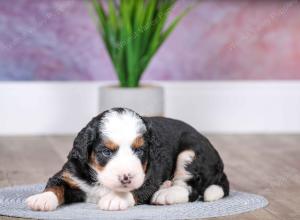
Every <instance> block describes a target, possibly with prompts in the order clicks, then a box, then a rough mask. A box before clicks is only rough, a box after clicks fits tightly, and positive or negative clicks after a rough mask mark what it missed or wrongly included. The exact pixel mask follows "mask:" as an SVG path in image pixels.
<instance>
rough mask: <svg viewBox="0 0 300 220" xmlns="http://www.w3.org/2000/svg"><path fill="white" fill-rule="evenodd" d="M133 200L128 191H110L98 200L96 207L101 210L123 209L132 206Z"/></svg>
mask: <svg viewBox="0 0 300 220" xmlns="http://www.w3.org/2000/svg"><path fill="white" fill-rule="evenodd" d="M134 204H135V201H134V198H133V195H132V193H130V192H124V193H121V192H110V193H108V194H106V195H105V196H103V197H102V198H101V199H100V200H99V202H98V207H99V208H100V209H102V210H110V211H114V210H124V209H127V208H129V207H132V206H134Z"/></svg>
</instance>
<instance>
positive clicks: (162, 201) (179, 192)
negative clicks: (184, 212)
mask: <svg viewBox="0 0 300 220" xmlns="http://www.w3.org/2000/svg"><path fill="white" fill-rule="evenodd" d="M188 201H189V191H188V189H187V188H186V187H183V186H171V187H168V188H162V189H160V190H158V191H157V192H156V193H154V195H153V196H152V199H151V203H152V204H155V205H172V204H176V203H184V202H188Z"/></svg>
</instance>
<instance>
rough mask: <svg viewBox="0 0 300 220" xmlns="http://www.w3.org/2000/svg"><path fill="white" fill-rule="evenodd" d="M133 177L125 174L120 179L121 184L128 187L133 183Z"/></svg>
mask: <svg viewBox="0 0 300 220" xmlns="http://www.w3.org/2000/svg"><path fill="white" fill-rule="evenodd" d="M131 179H132V175H131V174H130V173H128V174H123V175H121V176H120V177H119V180H120V182H121V183H122V184H123V185H127V184H130V183H131Z"/></svg>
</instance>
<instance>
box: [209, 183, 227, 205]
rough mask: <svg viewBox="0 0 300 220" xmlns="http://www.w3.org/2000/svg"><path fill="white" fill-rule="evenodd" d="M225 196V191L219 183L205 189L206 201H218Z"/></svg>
mask: <svg viewBox="0 0 300 220" xmlns="http://www.w3.org/2000/svg"><path fill="white" fill-rule="evenodd" d="M223 196H224V191H223V189H222V187H220V186H218V185H210V186H209V187H207V188H206V190H205V191H204V201H205V202H212V201H216V200H218V199H221V198H223Z"/></svg>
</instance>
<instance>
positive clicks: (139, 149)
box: [133, 148, 144, 156]
mask: <svg viewBox="0 0 300 220" xmlns="http://www.w3.org/2000/svg"><path fill="white" fill-rule="evenodd" d="M133 151H134V153H135V154H136V155H138V156H142V155H143V154H144V151H143V149H141V148H135V149H134V150H133Z"/></svg>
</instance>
